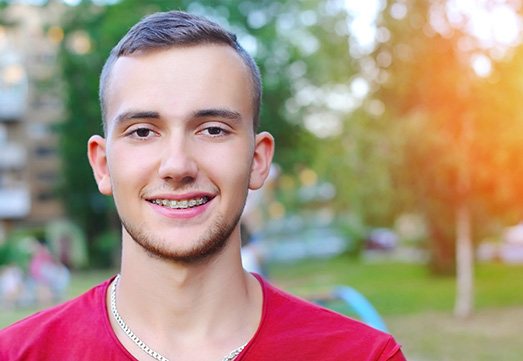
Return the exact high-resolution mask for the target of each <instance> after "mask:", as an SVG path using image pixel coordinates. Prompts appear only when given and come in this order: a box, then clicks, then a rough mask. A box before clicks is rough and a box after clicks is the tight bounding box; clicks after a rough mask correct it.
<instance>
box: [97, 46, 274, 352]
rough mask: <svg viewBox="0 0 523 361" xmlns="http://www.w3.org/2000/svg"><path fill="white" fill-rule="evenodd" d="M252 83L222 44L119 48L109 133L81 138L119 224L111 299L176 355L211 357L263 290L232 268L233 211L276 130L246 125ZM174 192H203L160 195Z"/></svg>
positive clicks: (254, 320)
mask: <svg viewBox="0 0 523 361" xmlns="http://www.w3.org/2000/svg"><path fill="white" fill-rule="evenodd" d="M251 88H252V86H251V80H250V76H249V73H248V70H247V67H246V66H245V65H244V64H243V62H242V60H241V58H240V57H239V56H238V55H237V54H236V53H235V52H234V50H233V49H231V48H229V47H226V46H222V45H198V46H192V47H173V48H170V49H167V50H154V51H149V52H145V53H139V54H136V55H132V56H127V57H121V58H119V59H118V60H117V62H116V63H115V65H114V68H113V71H112V75H111V80H110V86H109V89H108V92H107V136H106V139H104V138H102V137H101V136H93V137H91V138H90V140H89V143H88V156H89V161H90V164H91V166H92V168H93V172H94V176H95V179H96V181H97V184H98V188H99V190H100V192H101V193H102V194H105V195H112V196H113V198H114V201H115V204H116V207H117V210H118V214H119V216H120V218H121V220H122V223H123V225H124V226H123V229H122V270H121V274H122V279H121V281H120V283H119V286H118V292H117V304H118V309H119V311H120V314H121V315H122V317H123V318H124V319H125V321H126V322H127V324H128V325H129V326H130V327H131V328H132V329H133V331H134V332H135V333H136V334H138V336H139V337H140V338H141V339H142V340H144V341H145V342H146V343H148V344H149V345H150V346H151V347H152V348H153V349H154V350H156V351H158V352H160V353H162V354H163V355H164V356H166V357H168V358H172V359H173V360H219V359H221V358H223V357H224V356H225V355H226V354H228V352H229V351H231V350H232V349H234V348H236V347H238V346H240V345H241V344H243V343H245V342H247V341H248V340H249V339H250V338H251V337H252V335H253V334H254V332H255V331H256V328H257V326H258V324H259V318H260V315H261V307H262V295H261V290H260V286H259V284H258V282H257V281H256V280H255V279H253V277H252V276H251V275H249V274H247V273H245V272H244V271H243V270H242V268H241V261H240V232H239V225H238V220H239V217H240V215H241V212H242V210H243V206H244V204H245V200H246V196H247V191H248V189H252V190H255V189H258V188H260V187H261V186H262V185H263V183H264V181H265V179H266V177H267V175H268V172H269V167H270V163H271V160H272V155H273V149H274V141H273V138H272V137H271V136H270V135H269V134H268V133H265V132H263V133H259V134H255V133H254V130H253V123H252V119H253V105H252V93H251ZM174 200H175V201H177V202H179V203H182V201H183V200H185V201H188V202H189V201H190V200H193V201H197V202H198V203H201V202H204V204H202V205H198V206H196V207H193V208H188V209H173V208H168V207H165V206H162V205H161V204H160V205H159V204H158V203H162V201H169V202H171V201H174ZM151 305H154V307H151ZM112 322H113V321H112ZM113 329H114V331H115V333H116V335H117V337H118V338H119V339H120V341H121V342H122V344H123V345H124V346H125V347H126V348H127V349H128V350H129V351H130V352H131V353H132V354H134V355H135V356H136V357H140V358H143V356H144V354H143V352H142V351H141V350H139V349H137V348H136V346H134V344H132V343H131V342H129V340H128V339H127V337H126V336H125V335H123V334H122V332H121V331H120V330H119V328H118V327H117V326H116V325H115V324H114V322H113ZM202 345H205V347H204V348H202Z"/></svg>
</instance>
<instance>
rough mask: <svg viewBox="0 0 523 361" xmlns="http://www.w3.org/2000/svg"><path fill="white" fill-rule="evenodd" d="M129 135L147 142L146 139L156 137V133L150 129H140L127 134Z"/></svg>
mask: <svg viewBox="0 0 523 361" xmlns="http://www.w3.org/2000/svg"><path fill="white" fill-rule="evenodd" d="M127 135H128V136H130V137H131V138H135V139H140V140H145V139H149V138H152V137H154V136H155V135H156V133H155V132H154V131H153V130H152V129H150V128H145V127H138V128H135V129H132V130H130V131H129V132H128V133H127Z"/></svg>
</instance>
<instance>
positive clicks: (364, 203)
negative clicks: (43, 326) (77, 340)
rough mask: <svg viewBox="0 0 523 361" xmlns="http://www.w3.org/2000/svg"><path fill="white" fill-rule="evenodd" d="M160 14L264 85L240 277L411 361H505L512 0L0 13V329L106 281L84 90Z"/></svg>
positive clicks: (515, 102)
mask: <svg viewBox="0 0 523 361" xmlns="http://www.w3.org/2000/svg"><path fill="white" fill-rule="evenodd" d="M171 9H182V10H188V11H190V12H193V13H196V14H203V15H206V16H210V17H212V18H213V19H214V20H216V21H217V22H219V23H221V24H222V25H224V26H226V27H227V28H229V29H231V30H232V31H234V32H236V33H237V34H238V37H239V40H240V43H242V45H243V46H244V47H245V48H246V49H247V50H248V51H249V52H250V53H251V54H252V55H253V56H254V57H255V58H256V61H257V62H258V64H259V66H260V69H261V72H262V74H263V79H264V100H263V110H262V126H261V128H262V130H268V131H270V132H271V133H272V134H273V135H274V136H275V138H276V140H277V152H276V158H275V166H274V167H273V169H272V172H271V177H270V181H269V184H267V185H266V186H265V187H264V189H263V190H261V191H258V192H254V193H251V194H250V195H249V199H248V203H247V206H246V210H245V214H244V218H243V221H242V222H243V223H242V225H243V230H244V241H245V249H244V261H245V265H246V267H247V268H249V269H252V270H255V271H257V272H260V273H263V274H264V275H265V276H266V277H268V278H269V279H270V280H272V281H273V282H274V283H276V284H277V285H279V286H280V287H283V288H285V289H287V290H290V291H292V292H294V293H297V294H299V295H301V296H302V297H305V298H308V299H311V300H313V301H317V302H320V303H323V304H325V305H327V306H328V307H332V308H335V309H337V310H339V311H340V312H344V313H347V314H349V315H352V316H353V317H357V318H360V319H362V320H364V321H366V322H367V321H368V322H369V323H371V324H372V322H373V321H372V317H369V314H373V315H374V316H377V317H378V318H379V320H380V322H381V323H380V325H375V326H376V327H381V328H386V329H388V330H389V331H390V332H392V333H393V334H394V335H395V336H396V338H397V339H398V341H399V342H400V343H402V344H403V348H404V351H405V353H406V355H407V357H408V359H409V360H419V361H427V360H438V361H441V360H459V361H466V360H475V361H477V360H492V359H502V360H520V359H521V355H522V354H523V343H521V334H522V331H523V328H522V327H521V324H523V161H522V160H521V159H520V158H521V157H522V156H523V101H522V98H521V97H522V94H523V31H522V24H523V23H522V19H523V2H522V1H521V0H425V1H422V0H369V1H356V0H354V1H353V0H303V1H283V0H280V1H278V0H256V1H254V0H243V1H242V0H229V1H221V2H217V1H211V0H208V1H189V0H178V1H174V0H173V1H161V0H152V1H138V0H120V1H118V0H106V1H104V0H98V1H95V0H92V1H79V0H76V1H75V0H64V1H57V0H55V1H37V0H34V1H29V0H28V1H21V0H20V1H6V0H3V1H2V0H0V307H1V308H0V327H3V326H6V325H8V324H9V323H12V322H14V321H15V320H17V319H19V318H21V317H23V316H24V315H26V314H28V313H32V312H34V311H35V310H38V309H40V308H42V307H47V306H49V305H52V304H55V303H56V302H60V301H62V300H65V299H67V298H70V297H73V296H76V295H78V294H79V293H81V292H83V291H85V290H87V289H88V288H90V287H91V286H93V285H95V284H96V283H98V282H100V281H101V280H103V279H104V278H106V277H109V276H110V275H111V274H113V273H114V272H116V270H117V269H118V262H119V247H120V239H119V237H120V225H119V221H118V218H117V215H116V213H115V209H114V206H113V203H112V200H111V199H110V198H107V197H104V196H102V195H100V194H99V193H98V191H97V188H96V185H95V182H94V179H93V177H92V174H91V169H90V167H89V165H88V162H87V157H86V142H87V139H88V137H89V136H90V135H92V134H95V133H99V134H101V132H102V129H101V116H100V110H99V105H98V98H97V92H98V77H99V73H100V70H101V67H102V65H103V62H104V61H105V59H106V57H107V56H108V54H109V51H110V49H111V48H112V46H114V45H115V44H116V42H117V41H118V40H119V39H120V37H121V36H122V35H123V34H124V33H125V32H126V31H127V30H128V29H129V27H130V26H131V25H133V24H134V23H136V22H137V21H138V20H139V19H140V18H141V17H143V16H144V15H146V14H149V13H151V12H154V11H159V10H171ZM340 290H341V291H340ZM349 290H350V291H351V292H349Z"/></svg>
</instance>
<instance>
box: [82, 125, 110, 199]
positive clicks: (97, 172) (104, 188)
mask: <svg viewBox="0 0 523 361" xmlns="http://www.w3.org/2000/svg"><path fill="white" fill-rule="evenodd" d="M87 157H88V158H89V164H90V165H91V168H92V169H93V174H94V178H95V180H96V183H97V184H98V190H99V191H100V193H102V194H105V195H111V194H112V192H113V190H112V187H111V177H110V175H109V168H108V167H107V152H106V143H105V139H104V138H102V137H101V136H99V135H93V136H92V137H91V138H89V141H88V142H87Z"/></svg>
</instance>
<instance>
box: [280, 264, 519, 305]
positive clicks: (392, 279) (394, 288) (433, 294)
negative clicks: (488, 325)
mask: <svg viewBox="0 0 523 361" xmlns="http://www.w3.org/2000/svg"><path fill="white" fill-rule="evenodd" d="M270 278H271V279H272V280H273V281H274V282H275V283H276V284H278V285H279V286H281V287H282V288H285V289H287V290H290V291H292V292H293V293H297V294H299V295H302V296H305V297H307V296H308V295H311V294H316V293H325V292H330V290H331V289H332V287H333V286H334V285H348V286H351V287H353V288H355V289H357V290H358V291H359V292H361V293H362V294H363V295H365V297H367V298H368V299H369V300H370V301H371V303H372V304H373V305H374V307H376V309H378V311H379V312H380V313H381V314H383V315H402V314H413V313H418V312H426V311H444V312H451V311H452V308H453V303H454V294H455V282H454V279H453V278H452V277H436V276H433V275H431V274H430V273H429V271H428V269H427V268H426V267H425V266H423V265H419V264H408V263H390V262H373V263H363V262H359V261H355V260H352V259H350V258H346V257H339V258H335V259H332V260H314V261H302V262H298V263H295V264H292V265H273V266H271V267H270ZM521 285H523V265H513V266H508V265H503V264H480V265H478V266H477V267H476V300H477V307H478V308H480V309H481V308H488V307H514V306H523V291H522V290H521Z"/></svg>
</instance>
